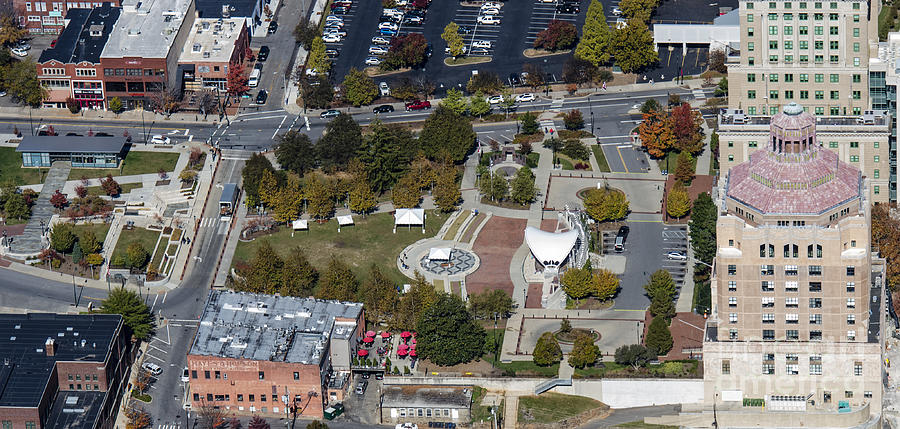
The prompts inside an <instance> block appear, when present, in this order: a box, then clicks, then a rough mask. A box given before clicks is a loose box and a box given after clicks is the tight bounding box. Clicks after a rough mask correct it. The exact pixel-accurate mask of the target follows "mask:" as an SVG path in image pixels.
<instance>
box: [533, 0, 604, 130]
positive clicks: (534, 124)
mask: <svg viewBox="0 0 900 429" xmlns="http://www.w3.org/2000/svg"><path fill="white" fill-rule="evenodd" d="M594 1H596V0H594ZM540 130H541V129H540V127H539V126H538V123H537V117H536V116H534V113H531V112H526V113H525V114H523V115H522V134H525V135H529V136H530V135H534V134H537V133H538V131H540Z"/></svg>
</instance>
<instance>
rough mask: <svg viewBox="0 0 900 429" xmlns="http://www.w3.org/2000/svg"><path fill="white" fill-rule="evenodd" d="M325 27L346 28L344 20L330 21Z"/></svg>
mask: <svg viewBox="0 0 900 429" xmlns="http://www.w3.org/2000/svg"><path fill="white" fill-rule="evenodd" d="M325 28H344V21H328V22H326V23H325Z"/></svg>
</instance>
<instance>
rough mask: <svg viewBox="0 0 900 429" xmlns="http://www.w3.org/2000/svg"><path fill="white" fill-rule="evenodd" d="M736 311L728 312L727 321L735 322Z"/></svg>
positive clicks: (736, 319)
mask: <svg viewBox="0 0 900 429" xmlns="http://www.w3.org/2000/svg"><path fill="white" fill-rule="evenodd" d="M737 321H738V318H737V313H728V322H729V323H737Z"/></svg>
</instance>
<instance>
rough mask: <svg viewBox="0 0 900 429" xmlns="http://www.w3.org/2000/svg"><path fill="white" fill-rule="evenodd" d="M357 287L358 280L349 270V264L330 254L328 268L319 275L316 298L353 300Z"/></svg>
mask: <svg viewBox="0 0 900 429" xmlns="http://www.w3.org/2000/svg"><path fill="white" fill-rule="evenodd" d="M357 289H359V280H357V279H356V275H354V274H353V271H351V270H350V266H348V265H347V264H346V263H344V262H343V261H341V260H340V259H338V258H337V257H336V256H334V255H332V256H331V260H330V261H328V268H326V269H325V271H324V272H322V274H321V275H320V277H319V290H318V292H316V298H319V299H335V300H338V301H353V300H355V299H356V291H357Z"/></svg>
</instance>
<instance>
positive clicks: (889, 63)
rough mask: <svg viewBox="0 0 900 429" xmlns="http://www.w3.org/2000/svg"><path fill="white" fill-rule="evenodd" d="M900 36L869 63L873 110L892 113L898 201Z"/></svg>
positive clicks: (891, 39) (892, 167)
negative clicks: (899, 73)
mask: <svg viewBox="0 0 900 429" xmlns="http://www.w3.org/2000/svg"><path fill="white" fill-rule="evenodd" d="M898 48H900V33H890V34H888V40H887V41H886V42H881V43H879V44H878V58H872V59H871V60H870V61H869V94H870V97H871V101H872V108H873V109H876V110H878V109H883V110H886V111H888V112H891V117H892V121H891V136H890V141H889V142H888V144H889V146H890V158H889V159H890V198H891V202H892V203H895V202H897V83H898V81H900V78H898V70H900V57H898V54H900V49H898Z"/></svg>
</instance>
